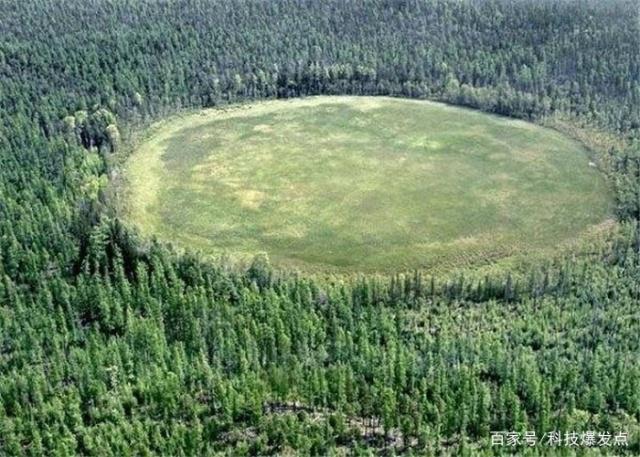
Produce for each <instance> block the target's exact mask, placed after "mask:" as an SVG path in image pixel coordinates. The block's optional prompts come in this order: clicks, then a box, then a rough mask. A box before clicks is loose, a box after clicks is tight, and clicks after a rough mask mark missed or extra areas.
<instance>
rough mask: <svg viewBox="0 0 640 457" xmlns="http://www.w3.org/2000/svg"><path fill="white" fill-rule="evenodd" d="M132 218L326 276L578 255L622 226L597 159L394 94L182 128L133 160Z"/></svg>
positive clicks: (153, 140)
mask: <svg viewBox="0 0 640 457" xmlns="http://www.w3.org/2000/svg"><path fill="white" fill-rule="evenodd" d="M127 177H128V182H129V189H128V192H127V195H128V199H127V205H126V206H127V217H128V218H129V219H130V220H131V221H133V222H134V223H136V224H137V225H138V226H139V227H140V228H141V229H142V231H143V232H144V233H147V234H155V235H158V236H159V238H161V239H164V240H170V241H173V242H177V243H178V244H179V245H183V246H189V247H192V248H196V249H201V250H203V251H205V252H207V253H214V254H219V253H223V252H224V253H227V254H231V255H233V256H240V257H243V256H252V255H254V254H256V253H258V252H267V253H268V255H269V257H270V258H271V260H272V261H273V262H274V263H275V264H277V265H279V266H285V267H299V268H302V269H305V270H321V271H386V272H389V271H397V270H403V269H413V268H426V269H448V268H452V267H458V266H469V265H474V264H480V263H486V262H488V261H494V260H496V259H501V258H505V257H510V256H513V255H516V254H518V255H519V254H527V255H535V254H540V253H548V252H551V251H552V250H555V249H558V248H559V247H561V246H563V245H567V244H569V243H574V242H576V241H577V240H579V239H581V237H583V236H584V235H585V234H587V233H589V231H590V230H593V227H594V226H595V225H597V224H599V223H602V222H603V221H605V220H606V219H607V218H608V217H609V215H610V214H611V197H610V192H609V190H608V188H607V185H606V183H605V181H604V179H603V178H602V176H601V175H600V174H599V173H598V171H597V170H596V169H595V168H594V167H592V166H590V164H589V159H588V155H587V151H586V150H585V149H584V148H583V147H582V146H581V145H580V144H579V143H577V142H575V141H573V140H571V139H569V138H567V137H565V136H563V135H561V134H560V133H558V132H556V131H553V130H550V129H545V128H542V127H538V126H536V125H533V124H530V123H526V122H522V121H517V120H512V119H508V118H503V117H498V116H493V115H488V114H485V113H481V112H478V111H473V110H468V109H462V108H455V107H451V106H447V105H443V104H439V103H433V102H425V101H415V100H404V99H393V98H384V97H312V98H305V99H294V100H287V101H269V102H263V103H258V104H255V105H252V106H236V107H232V108H229V109H226V110H206V111H203V112H200V113H196V114H191V115H187V116H183V117H181V118H173V119H170V120H168V121H165V122H163V123H161V124H160V125H158V126H157V127H156V128H155V129H153V134H152V135H151V136H150V138H149V139H148V140H147V141H145V142H144V143H143V144H142V145H141V147H140V149H139V150H138V151H137V152H136V153H135V154H133V156H132V157H131V159H130V160H129V162H128V166H127Z"/></svg>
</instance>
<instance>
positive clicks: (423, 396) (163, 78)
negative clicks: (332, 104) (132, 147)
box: [0, 0, 640, 456]
mask: <svg viewBox="0 0 640 457" xmlns="http://www.w3.org/2000/svg"><path fill="white" fill-rule="evenodd" d="M639 23H640V22H639V21H638V11H637V4H636V2H634V1H624V0H617V1H609V2H600V1H596V0H588V1H554V0H545V1H535V2H534V1H528V2H512V1H507V0H504V1H502V0H496V1H479V0H467V1H453V0H451V1H447V0H428V1H426V0H425V1H418V0H415V1H414V0H407V1H383V0H371V1H367V2H364V3H358V2H342V1H333V0H330V1H322V2H320V1H317V2H314V1H306V0H303V1H289V0H275V1H269V2H258V1H253V0H246V1H243V0H236V1H200V0H195V1H176V2H159V1H151V0H149V1H147V0H142V1H137V2H131V1H125V0H113V1H106V0H104V1H102V0H96V1H80V0H56V1H49V0H34V1H30V2H16V1H13V0H0V36H1V37H2V39H1V40H0V455H9V456H12V455H34V456H38V455H56V456H63V455H100V456H105V455H114V456H122V455H171V456H180V455H194V456H195V455H214V454H216V453H219V454H227V455H264V454H286V453H287V452H289V453H292V454H299V455H331V453H335V452H337V451H338V450H340V449H342V450H345V449H348V450H349V452H351V453H353V454H354V455H376V454H380V453H385V452H386V453H388V454H391V453H394V452H395V453H410V452H413V453H414V455H422V454H426V455H432V454H434V453H436V452H440V451H444V452H449V453H451V454H459V455H492V454H493V453H494V451H496V450H495V449H492V448H491V447H490V446H489V431H491V430H517V431H525V430H535V431H537V432H538V433H542V432H544V431H551V430H563V431H572V430H575V431H585V430H609V431H612V432H616V431H620V430H628V431H629V432H630V433H631V444H630V447H629V448H628V449H623V450H619V453H626V454H628V455H636V454H638V453H640V442H639V441H638V437H639V436H640V430H639V426H638V421H639V420H640V389H639V388H638V387H639V386H640V363H639V362H640V339H639V338H638V335H639V334H640V321H639V319H638V302H639V300H640V286H639V284H640V236H639V235H640V231H639V229H638V217H639V215H640V210H639V206H640V204H639V198H638V196H639V195H640V190H639V181H640V175H639V172H640V168H639V166H638V154H639V151H638V144H637V142H636V143H634V142H633V139H634V138H637V137H638V127H640V110H639V107H640V67H639V65H640V58H639V57H640V56H639V52H640V33H639V25H638V24H639ZM319 93H341V94H342V93H352V94H392V95H404V96H412V97H430V98H436V99H441V100H446V101H450V102H454V103H459V104H465V105H470V106H475V107H478V108H481V109H484V110H489V111H494V112H498V113H502V114H507V115H512V116H516V117H524V118H529V119H539V118H542V117H544V116H550V115H556V116H559V117H562V118H564V119H569V120H570V122H571V125H576V126H587V127H589V128H599V129H602V130H606V131H608V132H609V133H611V134H613V135H616V137H617V138H618V139H619V141H618V142H616V143H615V145H614V146H611V148H610V150H608V151H605V152H603V155H604V156H606V159H607V160H603V161H602V162H603V164H604V165H603V167H605V168H606V169H605V171H606V172H607V174H608V175H609V176H610V177H611V180H612V185H613V186H615V188H616V192H617V198H618V211H619V216H620V219H621V221H622V223H621V225H620V228H619V230H617V231H616V232H615V233H614V234H612V235H611V236H610V237H609V238H608V239H607V241H606V242H604V241H603V242H602V243H599V244H597V245H596V246H595V247H594V250H593V252H592V254H591V255H590V256H588V257H584V258H579V259H566V260H563V259H560V260H558V261H556V262H551V261H550V262H549V265H546V266H540V267H536V268H534V269H533V270H532V271H530V272H529V273H528V274H521V273H520V272H512V273H508V272H505V273H504V274H503V275H495V276H491V277H487V278H476V277H475V276H474V275H473V274H469V275H468V276H464V277H463V276H460V277H459V278H455V279H453V280H445V279H437V278H435V279H434V278H428V277H422V276H421V275H420V274H419V273H415V274H408V275H403V274H399V275H397V276H395V277H393V278H375V277H362V278H346V279H341V280H333V279H326V280H320V279H312V278H305V277H299V276H296V275H294V274H286V273H282V272H275V271H272V270H271V268H270V267H269V265H268V262H266V259H258V260H256V262H255V263H254V264H253V265H252V266H251V267H250V269H249V271H241V270H239V269H237V268H233V267H230V266H228V265H225V264H224V263H223V262H219V263H215V264H214V263H211V262H210V261H207V260H205V259H201V258H200V257H199V256H198V255H196V254H190V253H187V254H181V255H178V254H176V253H174V252H173V251H172V250H171V249H170V248H168V247H165V246H161V245H159V244H158V243H155V242H153V241H149V240H139V239H138V238H137V237H136V235H134V234H132V233H130V232H129V231H128V230H127V229H125V228H124V227H122V225H121V224H120V222H119V221H118V219H117V217H113V215H114V212H113V208H112V206H113V205H112V202H111V200H110V199H109V198H108V192H107V183H108V179H109V178H111V179H113V180H115V179H116V178H117V168H115V167H114V166H113V164H114V163H115V162H116V160H114V158H115V156H114V154H113V153H112V152H113V151H115V150H116V148H117V146H118V144H120V142H121V141H124V140H127V139H129V138H130V136H131V132H133V131H135V130H136V129H138V128H140V127H141V126H143V125H145V124H146V123H148V122H150V121H152V120H154V119H158V118H160V117H162V116H164V115H166V114H169V113H173V112H175V111H178V110H180V109H183V108H189V107H201V106H210V105H218V104H224V103H229V102H236V101H241V100H246V99H252V98H264V97H292V96H300V95H306V94H319ZM70 116H73V118H71V117H70ZM120 135H121V136H122V138H119V136H120ZM636 141H637V140H636ZM496 452H497V451H496ZM517 452H518V455H540V454H542V453H545V452H547V451H545V449H544V448H536V449H534V450H525V449H520V450H518V451H517ZM548 453H549V454H550V455H553V453H554V451H553V450H551V451H548ZM585 454H586V452H585Z"/></svg>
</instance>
